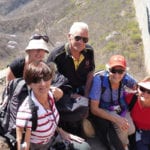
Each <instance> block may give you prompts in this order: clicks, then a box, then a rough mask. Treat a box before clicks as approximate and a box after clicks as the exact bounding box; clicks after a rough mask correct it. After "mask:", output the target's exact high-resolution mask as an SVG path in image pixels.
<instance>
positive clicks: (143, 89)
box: [139, 86, 150, 94]
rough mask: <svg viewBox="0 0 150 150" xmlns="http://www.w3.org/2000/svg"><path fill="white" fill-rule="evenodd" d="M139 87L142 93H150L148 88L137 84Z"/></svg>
mask: <svg viewBox="0 0 150 150" xmlns="http://www.w3.org/2000/svg"><path fill="white" fill-rule="evenodd" d="M139 89H140V91H141V92H143V93H145V92H146V93H148V94H150V90H148V89H146V88H144V87H142V86H139Z"/></svg>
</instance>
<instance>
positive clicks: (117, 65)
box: [110, 63, 126, 69]
mask: <svg viewBox="0 0 150 150" xmlns="http://www.w3.org/2000/svg"><path fill="white" fill-rule="evenodd" d="M113 67H122V68H124V69H126V66H124V65H122V64H118V63H116V64H115V63H114V64H112V65H110V68H113Z"/></svg>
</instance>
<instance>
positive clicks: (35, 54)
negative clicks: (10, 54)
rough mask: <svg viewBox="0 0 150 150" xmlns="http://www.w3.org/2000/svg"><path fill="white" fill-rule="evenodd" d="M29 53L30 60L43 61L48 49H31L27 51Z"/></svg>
mask: <svg viewBox="0 0 150 150" xmlns="http://www.w3.org/2000/svg"><path fill="white" fill-rule="evenodd" d="M27 53H28V55H29V61H30V62H33V61H41V60H43V59H44V57H45V54H46V51H45V50H42V49H38V50H29V51H27Z"/></svg>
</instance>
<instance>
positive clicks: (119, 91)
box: [108, 80, 122, 106]
mask: <svg viewBox="0 0 150 150" xmlns="http://www.w3.org/2000/svg"><path fill="white" fill-rule="evenodd" d="M108 81H109V88H110V91H111V104H112V105H115V103H114V101H113V94H112V87H111V83H110V80H108ZM121 86H122V83H121V82H120V83H119V89H118V94H117V95H118V100H117V101H118V103H119V105H120V95H121ZM120 106H121V105H120Z"/></svg>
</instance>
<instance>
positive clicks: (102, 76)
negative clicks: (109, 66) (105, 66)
mask: <svg viewBox="0 0 150 150" xmlns="http://www.w3.org/2000/svg"><path fill="white" fill-rule="evenodd" d="M104 74H105V70H100V71H98V72H96V73H95V75H99V77H100V79H101V90H102V92H101V94H103V93H104V92H105V90H106V87H104V86H103V80H104Z"/></svg>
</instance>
